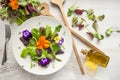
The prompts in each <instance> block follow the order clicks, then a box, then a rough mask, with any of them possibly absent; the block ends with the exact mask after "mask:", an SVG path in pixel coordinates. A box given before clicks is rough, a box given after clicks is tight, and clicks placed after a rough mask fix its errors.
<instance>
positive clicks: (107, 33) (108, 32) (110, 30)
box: [105, 27, 113, 36]
mask: <svg viewBox="0 0 120 80" xmlns="http://www.w3.org/2000/svg"><path fill="white" fill-rule="evenodd" d="M112 33H113V29H112V27H110V28H108V29H107V30H106V31H105V34H106V35H107V36H110V35H111V34H112Z"/></svg>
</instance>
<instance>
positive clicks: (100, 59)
mask: <svg viewBox="0 0 120 80" xmlns="http://www.w3.org/2000/svg"><path fill="white" fill-rule="evenodd" d="M81 52H82V53H83V54H84V55H86V59H87V60H88V61H91V62H93V63H96V64H98V65H100V66H102V67H107V65H108V62H109V60H110V57H109V56H107V55H105V54H102V53H99V52H97V51H95V50H89V51H88V50H87V49H82V50H81Z"/></svg>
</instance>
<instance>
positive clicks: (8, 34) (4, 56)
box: [2, 24, 11, 65]
mask: <svg viewBox="0 0 120 80" xmlns="http://www.w3.org/2000/svg"><path fill="white" fill-rule="evenodd" d="M10 37H11V29H10V26H9V25H8V24H5V46H4V54H3V58H2V65H3V64H4V63H5V62H6V61H7V53H6V46H7V43H8V41H9V40H10Z"/></svg>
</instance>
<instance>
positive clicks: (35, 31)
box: [31, 28, 41, 40]
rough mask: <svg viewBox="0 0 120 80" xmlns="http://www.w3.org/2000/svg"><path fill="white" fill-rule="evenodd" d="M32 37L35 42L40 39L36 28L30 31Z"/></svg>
mask: <svg viewBox="0 0 120 80" xmlns="http://www.w3.org/2000/svg"><path fill="white" fill-rule="evenodd" d="M31 33H32V37H33V38H34V39H35V40H38V38H39V37H40V35H41V33H40V31H39V30H38V29H37V28H33V29H32V31H31Z"/></svg>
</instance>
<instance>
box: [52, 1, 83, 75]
mask: <svg viewBox="0 0 120 80" xmlns="http://www.w3.org/2000/svg"><path fill="white" fill-rule="evenodd" d="M51 2H52V3H54V4H56V5H58V6H59V8H60V10H61V12H62V16H63V19H64V23H65V25H66V26H67V28H68V29H69V31H70V32H71V29H70V28H69V25H68V22H67V19H66V17H65V15H64V12H63V9H62V4H63V2H64V0H51ZM72 42H73V49H74V52H75V56H76V58H77V62H78V64H79V68H80V70H81V73H82V74H83V75H84V74H85V72H84V69H83V66H82V63H81V60H80V57H79V54H78V51H77V48H76V45H75V42H74V40H73V38H72Z"/></svg>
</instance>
